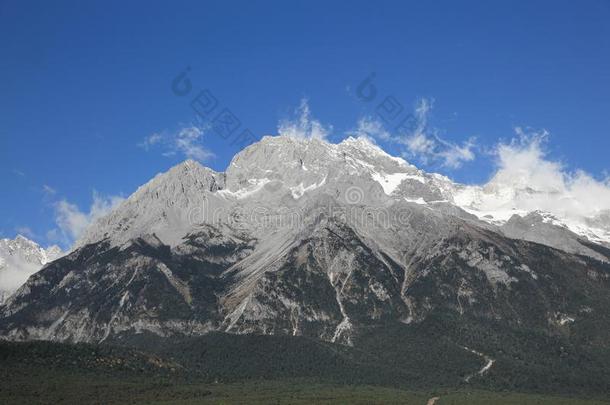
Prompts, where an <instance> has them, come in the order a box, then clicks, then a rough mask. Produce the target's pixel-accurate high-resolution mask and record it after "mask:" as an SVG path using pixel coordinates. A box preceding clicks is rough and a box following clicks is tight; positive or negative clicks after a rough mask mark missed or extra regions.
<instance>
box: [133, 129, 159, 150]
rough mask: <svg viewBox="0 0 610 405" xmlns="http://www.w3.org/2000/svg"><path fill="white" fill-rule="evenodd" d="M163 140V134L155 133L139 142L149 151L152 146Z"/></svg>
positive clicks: (140, 145) (141, 146)
mask: <svg viewBox="0 0 610 405" xmlns="http://www.w3.org/2000/svg"><path fill="white" fill-rule="evenodd" d="M161 141H163V135H161V134H158V133H154V134H152V135H149V136H147V137H146V138H144V140H142V142H140V143H139V144H138V146H139V147H140V148H142V149H144V150H146V151H148V150H149V149H150V148H151V147H153V146H155V145H156V144H158V143H160V142H161Z"/></svg>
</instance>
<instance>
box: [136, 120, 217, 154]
mask: <svg viewBox="0 0 610 405" xmlns="http://www.w3.org/2000/svg"><path fill="white" fill-rule="evenodd" d="M203 137H204V130H203V129H202V128H201V127H197V126H188V127H184V128H181V129H180V130H178V131H177V132H175V133H172V134H161V133H154V134H152V135H149V136H147V137H145V138H144V139H143V140H142V142H140V143H139V144H138V147H140V148H142V149H144V150H146V151H149V150H151V149H152V148H153V147H156V146H160V147H163V149H164V152H163V155H164V156H175V155H177V154H179V155H183V156H184V157H186V158H187V159H195V160H199V161H201V162H203V161H206V160H208V159H209V158H211V157H213V156H214V154H213V153H212V152H210V151H209V150H207V149H206V148H204V147H203V145H202V140H203Z"/></svg>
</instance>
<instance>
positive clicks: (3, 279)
mask: <svg viewBox="0 0 610 405" xmlns="http://www.w3.org/2000/svg"><path fill="white" fill-rule="evenodd" d="M61 254H62V251H61V249H60V248H59V247H58V246H51V247H49V248H47V249H44V248H42V247H40V246H39V245H38V244H37V243H36V242H33V241H31V240H29V239H27V238H26V237H24V236H22V235H17V237H16V238H15V239H0V304H2V303H3V302H4V300H5V299H6V298H8V296H9V295H11V294H12V293H13V292H15V291H16V290H17V288H19V287H20V286H21V285H22V284H23V283H25V281H26V280H27V279H28V277H29V276H30V275H32V274H34V273H36V272H37V271H38V270H40V269H41V268H42V266H44V265H45V264H46V263H49V262H51V261H53V260H55V259H57V258H58V257H60V256H61Z"/></svg>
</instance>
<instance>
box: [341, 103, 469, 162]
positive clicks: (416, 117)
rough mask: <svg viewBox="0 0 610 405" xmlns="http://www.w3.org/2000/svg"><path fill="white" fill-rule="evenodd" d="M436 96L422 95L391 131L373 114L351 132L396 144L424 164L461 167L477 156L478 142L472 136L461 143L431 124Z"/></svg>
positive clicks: (408, 156) (361, 120)
mask: <svg viewBox="0 0 610 405" xmlns="http://www.w3.org/2000/svg"><path fill="white" fill-rule="evenodd" d="M432 108H433V100H430V99H425V98H422V99H420V100H418V101H417V102H416V104H415V106H414V109H413V113H412V114H411V115H410V116H409V117H408V119H406V120H405V121H404V122H405V123H407V124H406V125H403V126H401V127H400V128H399V129H397V130H396V131H395V133H392V132H390V131H389V130H388V129H387V128H386V126H385V125H384V123H383V122H382V121H380V120H378V119H375V118H372V117H370V116H367V117H364V118H362V119H360V120H359V121H358V126H357V128H356V129H355V130H353V131H351V132H350V133H349V134H350V135H356V136H365V137H368V138H372V139H376V140H381V141H384V142H389V143H392V144H394V145H395V146H397V147H398V149H399V150H400V153H401V154H402V155H403V156H404V157H405V158H407V159H414V160H416V161H418V162H419V163H422V164H424V165H431V164H440V165H441V166H443V167H446V168H449V169H458V168H460V167H461V166H462V165H463V164H464V163H465V162H470V161H472V160H474V159H475V158H476V153H475V149H476V142H475V139H474V138H469V139H467V140H466V141H464V142H463V143H461V144H458V143H454V142H451V141H449V140H447V139H444V138H443V137H441V136H440V135H439V132H440V131H439V129H438V128H435V127H433V126H432V125H430V114H431V112H432Z"/></svg>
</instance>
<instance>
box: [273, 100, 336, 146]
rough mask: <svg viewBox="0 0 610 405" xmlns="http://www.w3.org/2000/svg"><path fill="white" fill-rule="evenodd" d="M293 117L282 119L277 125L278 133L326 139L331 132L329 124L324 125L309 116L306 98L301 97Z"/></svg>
mask: <svg viewBox="0 0 610 405" xmlns="http://www.w3.org/2000/svg"><path fill="white" fill-rule="evenodd" d="M295 116H296V117H295V118H293V119H284V120H282V121H280V123H279V125H278V133H279V134H280V135H284V136H292V137H295V138H300V139H326V137H327V136H328V135H329V134H330V132H332V127H331V126H326V127H325V126H324V125H322V124H321V123H320V121H318V120H316V119H314V118H312V117H311V111H310V110H309V104H308V102H307V99H305V98H304V99H301V103H300V105H299V107H298V108H297V109H296V111H295Z"/></svg>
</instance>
